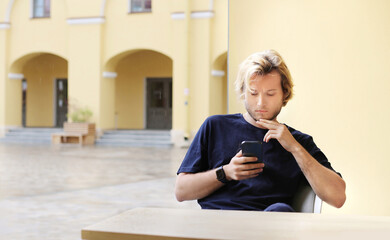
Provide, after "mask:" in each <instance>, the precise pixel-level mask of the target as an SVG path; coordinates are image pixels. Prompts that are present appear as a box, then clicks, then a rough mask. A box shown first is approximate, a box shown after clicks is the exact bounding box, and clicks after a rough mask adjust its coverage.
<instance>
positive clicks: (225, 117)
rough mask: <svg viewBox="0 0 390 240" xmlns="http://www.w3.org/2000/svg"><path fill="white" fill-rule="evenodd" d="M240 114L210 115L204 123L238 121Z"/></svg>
mask: <svg viewBox="0 0 390 240" xmlns="http://www.w3.org/2000/svg"><path fill="white" fill-rule="evenodd" d="M240 120H241V114H240V113H236V114H221V115H212V116H210V117H208V118H207V120H206V121H211V122H219V121H240Z"/></svg>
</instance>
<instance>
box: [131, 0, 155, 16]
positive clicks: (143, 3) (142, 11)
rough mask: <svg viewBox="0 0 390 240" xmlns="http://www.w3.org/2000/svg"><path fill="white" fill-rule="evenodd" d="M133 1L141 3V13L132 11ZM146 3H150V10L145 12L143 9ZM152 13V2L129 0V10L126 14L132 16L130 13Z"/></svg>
mask: <svg viewBox="0 0 390 240" xmlns="http://www.w3.org/2000/svg"><path fill="white" fill-rule="evenodd" d="M133 1H141V2H142V5H143V6H142V10H141V11H134V9H133ZM147 1H150V8H149V10H146V9H147V8H145V3H146V2H147ZM151 12H152V0H129V9H128V13H130V14H132V13H151Z"/></svg>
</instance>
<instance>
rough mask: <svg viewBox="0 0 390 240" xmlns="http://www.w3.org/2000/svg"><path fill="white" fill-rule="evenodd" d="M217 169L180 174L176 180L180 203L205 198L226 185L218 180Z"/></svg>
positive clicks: (176, 193)
mask: <svg viewBox="0 0 390 240" xmlns="http://www.w3.org/2000/svg"><path fill="white" fill-rule="evenodd" d="M216 176H217V175H216V169H212V170H209V171H207V172H199V173H180V174H179V175H178V176H177V179H176V186H175V195H176V198H177V200H178V201H180V202H182V201H185V200H196V199H201V198H204V197H206V196H208V195H210V194H211V193H213V192H215V191H216V190H217V189H219V188H221V187H222V186H223V185H224V184H223V183H221V182H220V181H218V180H217V177H216Z"/></svg>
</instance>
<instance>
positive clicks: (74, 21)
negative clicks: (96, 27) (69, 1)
mask: <svg viewBox="0 0 390 240" xmlns="http://www.w3.org/2000/svg"><path fill="white" fill-rule="evenodd" d="M105 21H106V20H105V18H104V17H81V18H68V19H66V22H67V23H68V24H69V25H81V24H103V23H104V22H105Z"/></svg>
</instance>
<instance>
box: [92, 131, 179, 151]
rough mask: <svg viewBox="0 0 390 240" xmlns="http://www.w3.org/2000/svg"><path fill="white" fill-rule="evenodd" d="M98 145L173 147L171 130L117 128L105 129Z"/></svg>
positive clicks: (97, 142) (97, 141) (98, 140)
mask: <svg viewBox="0 0 390 240" xmlns="http://www.w3.org/2000/svg"><path fill="white" fill-rule="evenodd" d="M96 144H97V145H106V146H137V147H148V146H149V147H171V146H172V143H171V137H170V132H169V130H165V131H164V130H117V131H105V132H104V134H103V135H102V136H101V137H100V138H99V139H97V140H96Z"/></svg>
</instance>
